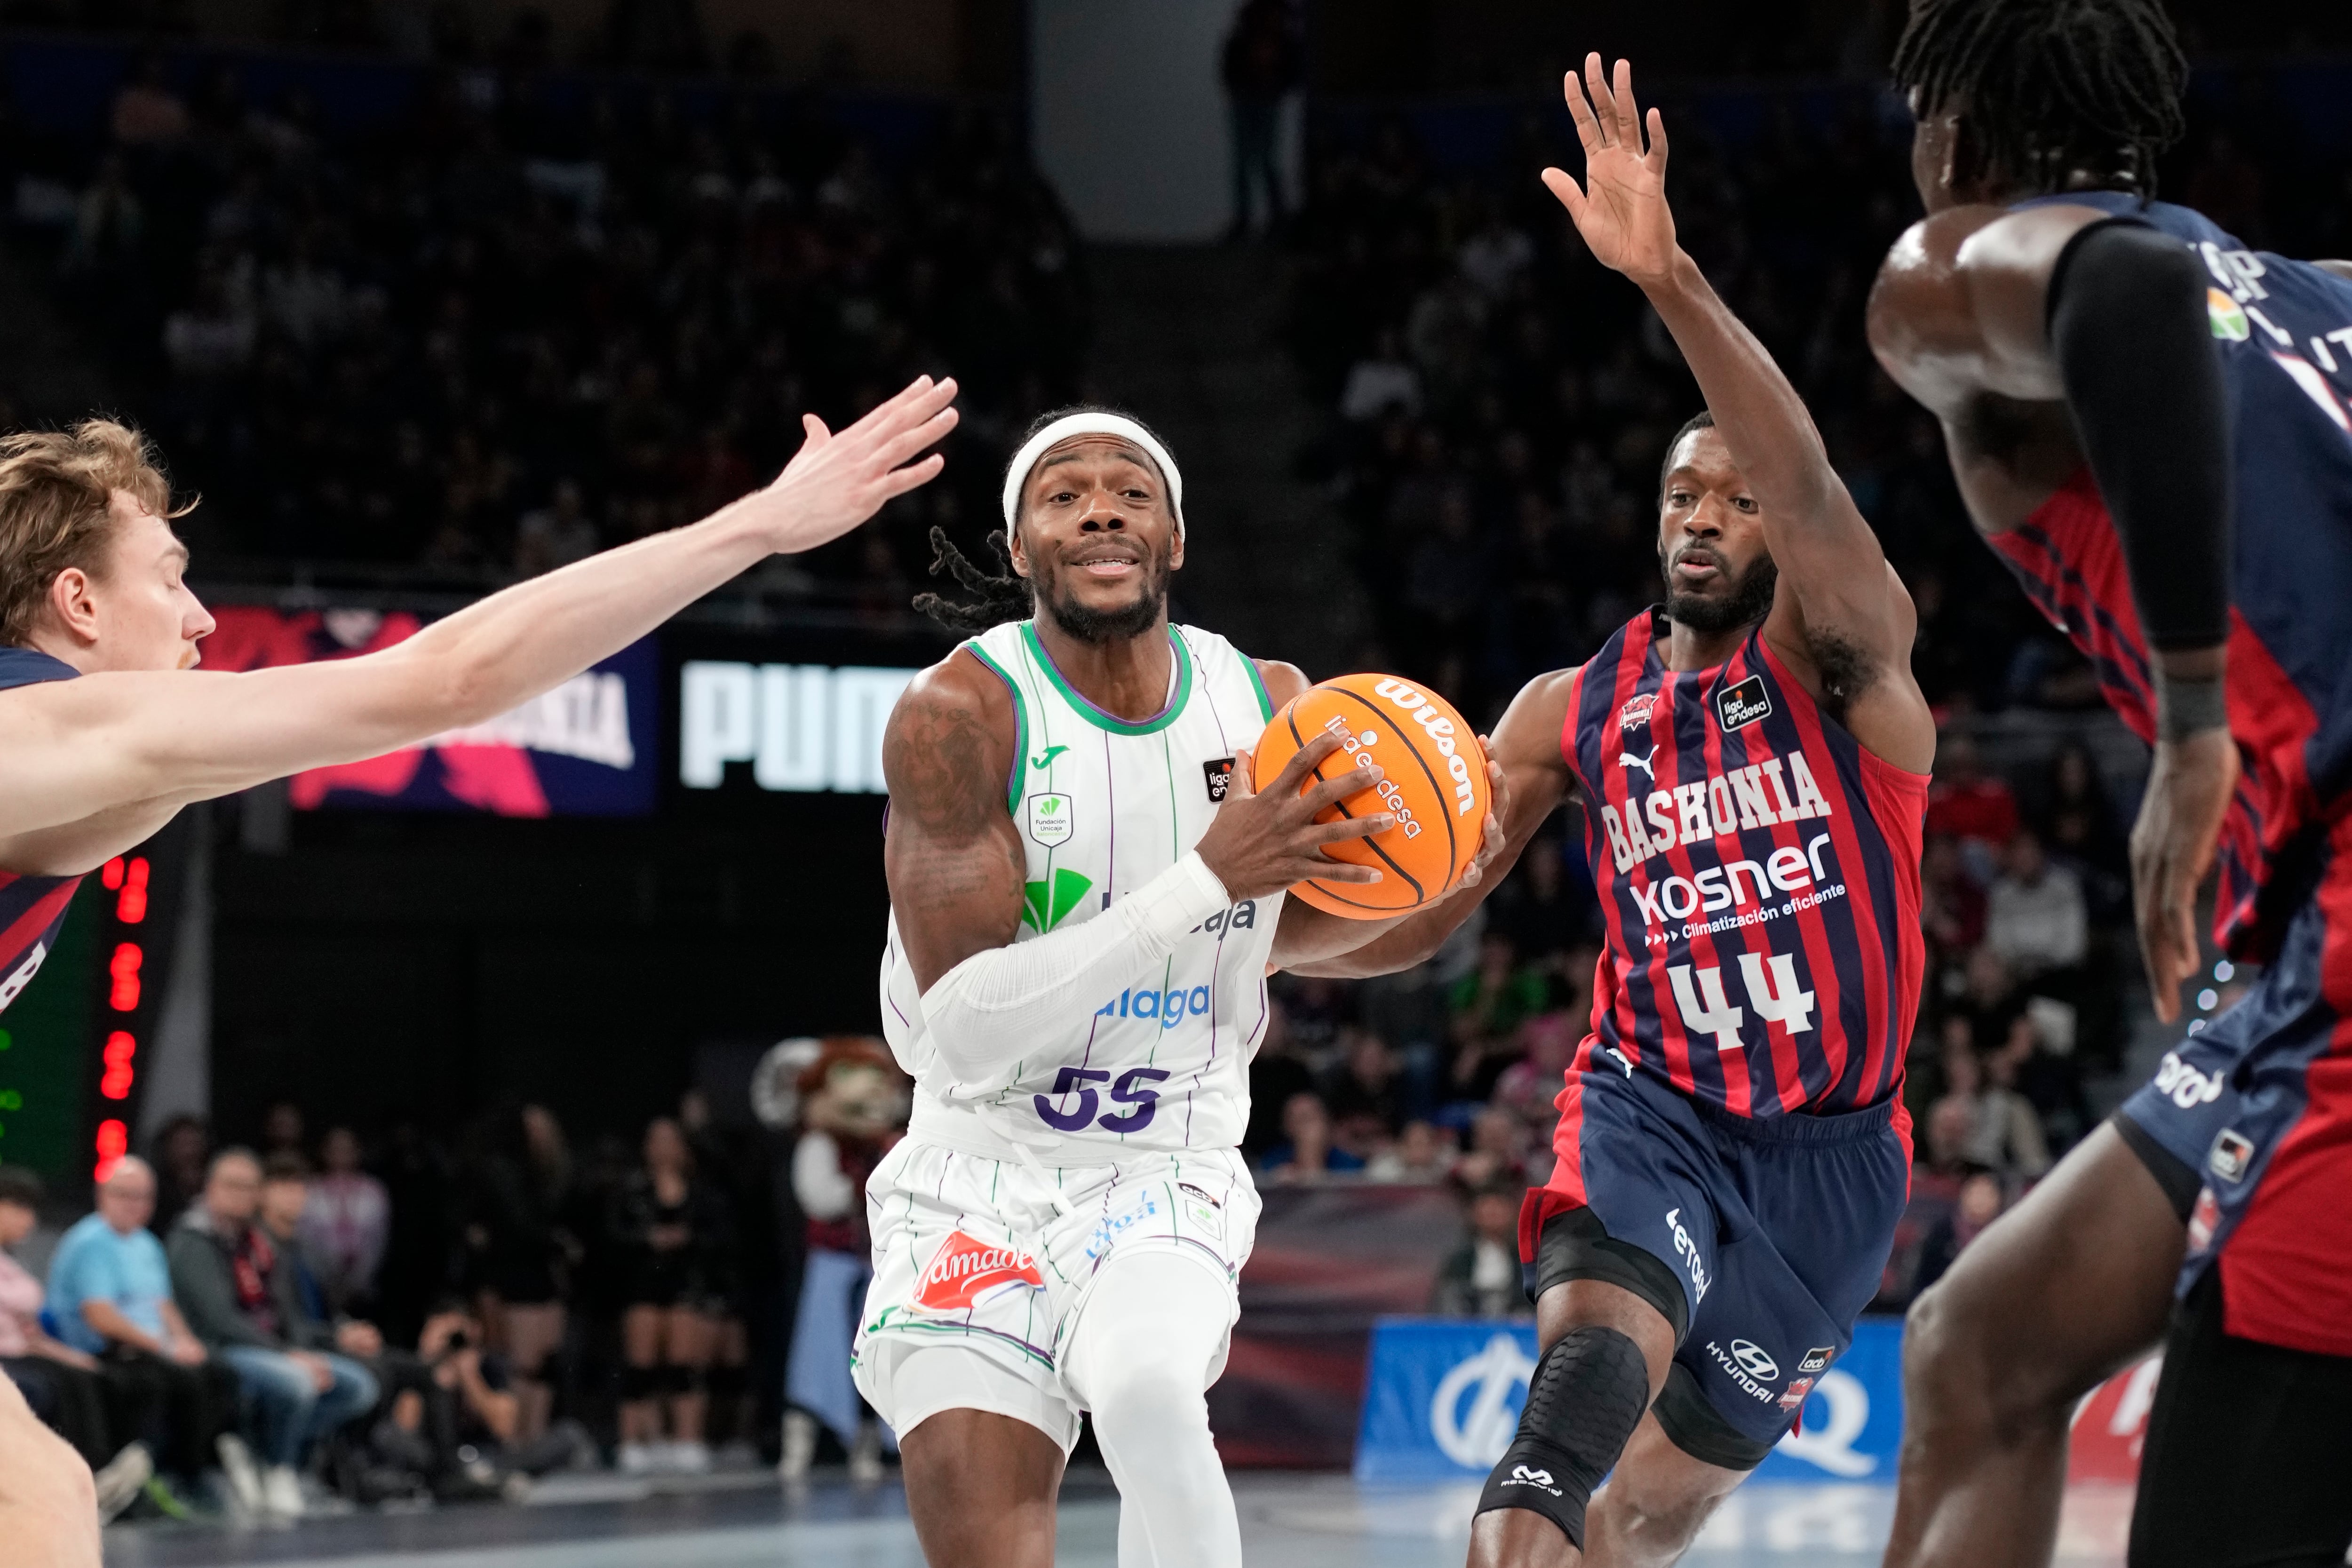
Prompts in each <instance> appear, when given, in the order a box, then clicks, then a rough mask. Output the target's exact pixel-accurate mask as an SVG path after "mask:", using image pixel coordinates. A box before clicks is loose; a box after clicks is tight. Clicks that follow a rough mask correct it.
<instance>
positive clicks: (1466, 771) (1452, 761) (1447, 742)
mask: <svg viewBox="0 0 2352 1568" xmlns="http://www.w3.org/2000/svg"><path fill="white" fill-rule="evenodd" d="M1372 694H1373V695H1374V696H1376V697H1379V698H1381V699H1384V700H1387V701H1390V702H1393V703H1394V704H1396V706H1397V707H1399V708H1400V709H1402V710H1404V713H1405V716H1406V717H1407V718H1408V719H1410V720H1411V721H1412V722H1413V723H1416V724H1418V725H1420V726H1421V727H1422V728H1423V729H1424V730H1426V731H1429V738H1430V739H1431V740H1433V741H1434V742H1437V754H1438V755H1440V756H1442V757H1444V759H1445V771H1446V773H1449V774H1451V775H1452V776H1453V779H1454V816H1469V815H1470V813H1471V812H1473V811H1474V810H1475V809H1477V805H1478V795H1477V792H1476V791H1475V790H1474V789H1473V788H1472V787H1471V784H1470V763H1469V761H1468V759H1467V758H1465V757H1464V756H1463V755H1462V754H1461V753H1460V752H1457V751H1456V750H1455V749H1454V721H1453V720H1451V719H1448V718H1446V717H1444V715H1443V714H1441V713H1439V712H1438V710H1436V709H1435V708H1434V707H1433V706H1431V704H1430V700H1429V699H1428V698H1426V697H1424V696H1423V695H1422V694H1421V691H1420V689H1419V688H1417V687H1414V686H1412V685H1409V684H1407V683H1406V682H1404V681H1402V680H1398V679H1394V678H1393V677H1391V678H1390V679H1384V680H1382V681H1381V682H1380V684H1379V685H1377V686H1375V687H1373V688H1372ZM1407 837H1411V836H1410V835H1407Z"/></svg>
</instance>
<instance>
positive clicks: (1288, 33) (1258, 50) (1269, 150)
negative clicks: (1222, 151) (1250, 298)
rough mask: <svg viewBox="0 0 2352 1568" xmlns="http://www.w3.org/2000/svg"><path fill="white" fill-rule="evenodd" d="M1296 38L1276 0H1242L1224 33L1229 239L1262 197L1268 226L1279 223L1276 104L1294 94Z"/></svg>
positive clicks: (1242, 230) (1240, 232) (1241, 230)
mask: <svg viewBox="0 0 2352 1568" xmlns="http://www.w3.org/2000/svg"><path fill="white" fill-rule="evenodd" d="M1298 57H1299V49H1298V40H1297V37H1295V36H1294V35H1293V33H1292V30H1291V22H1290V18H1289V17H1288V16H1287V15H1286V7H1285V6H1284V5H1283V4H1282V0H1246V3H1245V4H1244V5H1243V6H1242V8H1241V10H1240V12H1239V14H1238V15H1236V16H1234V26H1233V31H1232V32H1230V33H1228V34H1226V35H1225V45H1224V53H1223V59H1222V61H1221V68H1220V72H1219V74H1220V75H1221V76H1222V77H1223V79H1224V84H1225V96H1226V99H1227V102H1228V106H1229V107H1228V112H1229V113H1230V115H1231V118H1232V121H1233V155H1234V198H1233V199H1234V214H1233V227H1232V229H1231V230H1230V231H1229V233H1230V237H1232V238H1235V239H1239V238H1241V237H1244V236H1245V235H1247V234H1248V233H1249V232H1250V226H1251V219H1252V217H1253V216H1254V214H1255V209H1256V202H1255V200H1254V199H1253V198H1254V197H1255V196H1257V195H1264V197H1265V209H1266V223H1267V226H1269V227H1273V226H1278V225H1280V223H1281V222H1282V214H1283V196H1282V170H1281V166H1280V160H1279V158H1278V157H1277V155H1276V153H1277V150H1276V145H1275V143H1276V140H1277V134H1278V132H1279V131H1280V128H1281V123H1282V100H1284V99H1286V98H1287V97H1288V96H1290V94H1292V93H1294V92H1296V91H1297V90H1298V84H1299V81H1300V79H1301V69H1300V61H1299V58H1298Z"/></svg>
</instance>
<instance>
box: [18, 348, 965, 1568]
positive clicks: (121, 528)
mask: <svg viewBox="0 0 2352 1568" xmlns="http://www.w3.org/2000/svg"><path fill="white" fill-rule="evenodd" d="M954 395H955V384H954V383H953V382H952V381H942V382H940V383H937V384H933V383H932V382H931V380H930V378H929V377H928V376H927V377H924V378H922V379H920V380H919V381H917V382H916V383H915V384H912V385H910V386H908V388H907V389H906V390H905V391H904V392H901V393H900V394H899V395H898V396H897V397H895V398H893V399H891V400H890V401H889V402H887V403H886V404H883V405H881V406H880V407H878V408H877V409H875V410H874V411H873V412H872V413H870V414H868V415H867V416H866V417H865V418H863V419H861V420H859V421H858V422H857V423H856V424H855V425H852V426H849V427H847V428H846V429H845V430H843V431H842V432H840V434H838V435H834V434H832V433H831V432H828V431H827V430H826V429H825V427H824V425H823V424H822V423H821V422H820V421H818V420H817V419H816V418H815V416H808V418H807V420H806V426H807V431H808V439H807V442H806V444H805V445H803V447H802V448H801V450H800V453H799V454H798V455H797V456H795V457H794V458H793V461H792V463H791V464H790V465H789V466H788V467H787V468H785V469H784V471H783V473H782V475H781V476H780V477H779V478H778V479H776V481H775V482H774V483H773V484H771V485H769V486H768V487H767V488H765V489H761V490H756V491H754V492H752V493H751V495H748V496H745V497H743V498H742V499H741V500H738V501H735V502H734V503H732V504H731V505H729V506H727V507H724V508H722V509H720V510H719V511H717V512H715V513H713V514H712V515H711V516H709V517H708V518H705V519H704V520H703V521H700V522H698V523H696V524H694V525H693V526H691V527H688V528H682V529H678V530H677V531H673V532H669V533H665V534H660V535H657V536H656V537H654V538H651V539H646V540H640V541H639V542H636V543H634V544H629V545H625V546H623V547H621V548H620V549H617V550H610V551H606V552H604V553H603V554H601V555H595V556H592V557H590V558H589V559H587V560H585V561H583V562H579V563H576V564H573V565H571V566H566V567H564V568H563V569H562V570H561V571H557V572H551V573H549V574H547V575H545V576H543V577H539V578H535V579H533V580H532V581H530V582H528V583H523V584H518V585H516V586H515V587H512V588H509V589H506V590H505V591H503V592H501V593H498V594H493V595H490V596H489V597H488V598H486V599H484V600H482V601H481V602H480V603H479V604H477V605H471V606H469V607H468V608H466V609H464V610H460V611H458V612H457V614H456V615H453V616H448V617H447V618H446V619H444V620H441V621H437V622H436V623H435V624H433V625H432V626H428V627H426V628H425V630H424V631H421V632H419V633H418V634H417V635H416V636H415V637H411V638H409V639H408V640H407V641H406V642H404V643H401V644H399V645H398V646H396V647H391V648H387V649H385V650H383V652H380V653H373V654H369V655H367V656H365V657H362V658H350V659H341V660H335V661H331V662H327V663H320V664H306V665H297V666H292V667H289V668H277V669H263V670H255V671H252V672H250V673H247V674H237V675H223V674H208V673H205V672H204V671H202V670H199V669H197V668H195V666H196V664H197V661H198V658H199V654H198V644H199V643H200V642H201V641H202V640H203V638H204V637H205V636H206V635H207V634H209V633H210V632H211V631H212V629H213V620H212V617H211V616H209V615H207V614H206V613H205V608H204V606H203V605H201V604H199V603H197V601H196V598H195V595H194V594H192V593H190V592H189V590H188V587H187V584H186V583H185V581H184V571H185V568H186V565H187V561H188V552H187V549H186V547H185V546H184V545H183V544H182V543H181V542H180V541H179V539H178V538H177V537H176V535H175V534H174V533H173V529H172V519H173V518H174V517H177V516H180V515H182V514H184V512H185V511H186V510H187V508H186V507H181V508H179V509H178V510H174V509H173V505H172V500H171V486H170V484H169V482H168V481H167V480H166V479H165V478H164V476H163V472H162V470H161V469H160V468H158V467H157V466H156V459H155V456H154V454H153V452H152V450H151V449H150V448H149V447H148V446H147V444H146V443H145V441H144V440H143V439H142V437H140V436H139V435H138V433H137V432H135V431H132V430H130V429H127V428H125V427H124V426H121V425H117V424H113V423H110V422H108V421H104V420H90V421H88V422H85V423H83V424H81V425H79V426H75V427H74V428H73V429H71V430H69V431H56V432H38V433H31V434H24V435H16V436H10V437H5V438H0V1007H5V1005H7V1003H9V1002H10V1001H13V1000H14V999H15V998H16V996H17V995H18V994H20V993H22V992H23V990H24V989H25V987H26V985H28V984H32V983H33V980H34V976H35V974H36V973H37V971H38V970H39V968H40V965H41V961H42V959H43V958H44V957H46V956H47V952H48V950H49V947H50V946H51V945H52V944H53V943H54V942H56V940H57V930H58V925H59V924H60V923H61V922H62V921H64V919H65V911H66V906H67V904H68V901H69V900H71V899H72V897H73V891H74V888H75V886H76V885H77V884H78V883H79V880H80V879H81V878H82V876H83V875H84V874H85V873H87V872H89V870H91V869H92V868H95V867H98V866H100V865H102V864H104V863H105V862H106V861H107V860H108V859H109V858H111V857H113V856H115V855H118V854H121V852H122V851H124V850H126V849H128V848H130V847H132V846H133V845H136V844H138V843H140V842H141V841H142V840H143V839H145V838H147V837H149V836H150V835H152V833H154V832H155V831H156V830H157V829H158V828H160V827H162V826H163V825H164V824H165V823H166V822H169V821H170V820H171V819H172V817H173V815H174V814H176V813H177V812H178V811H179V809H180V808H181V807H182V806H184V805H187V804H189V803H190V802H191V801H199V800H209V799H212V798H214V797H215V796H219V795H227V794H230V793H231V792H233V791H236V790H241V789H246V788H249V787H251V786H252V785H254V784H260V783H262V782H264V781H266V780H268V779H273V778H278V777H281V776H283V775H285V774H287V773H295V772H299V771H300V770H302V769H304V768H314V767H321V766H324V765H327V764H329V763H347V762H355V761H358V760H361V759H362V758H366V757H373V756H380V755H382V754H383V753H384V752H390V751H394V750H396V749H398V748H400V747H402V746H407V745H414V744H416V743H418V742H424V741H427V740H429V739H431V738H432V737H433V736H434V735H436V734H438V733H440V732H441V731H445V730H451V729H457V728H461V727H463V726H466V725H469V724H478V723H480V722H482V721H485V720H488V719H491V718H494V717H496V716H497V715H499V714H500V713H503V712H505V711H507V710H509V709H510V708H512V707H514V706H515V705H516V704H517V703H520V702H521V701H523V700H526V699H528V698H530V697H534V696H536V695H538V694H539V693H541V692H542V691H546V690H548V689H551V688H552V687H554V686H557V685H559V684H560V683H562V681H564V680H567V679H570V678H571V677H572V676H573V675H576V674H578V673H579V672H580V671H581V670H583V669H584V668H587V667H588V666H590V665H592V664H593V663H595V662H596V661H597V660H599V659H601V658H607V657H609V656H610V655H612V654H614V653H615V652H617V651H619V650H620V649H621V648H623V647H626V646H628V645H629V644H630V643H632V642H635V640H636V639H637V638H639V637H643V636H645V635H646V633H647V632H649V631H651V630H653V629H654V628H655V627H656V626H659V625H660V624H661V623H662V622H663V621H665V620H667V619H668V618H669V616H672V615H673V614H675V613H676V612H677V611H678V610H679V609H682V608H683V607H685V606H686V605H689V604H692V603H693V602H694V601H695V600H696V599H698V598H699V597H701V596H702V595H704V594H706V593H708V592H709V591H710V590H711V589H713V588H716V587H718V586H719V584H722V583H725V582H726V581H728V580H729V579H730V578H731V577H733V576H735V575H736V574H738V573H740V572H742V571H744V570H745V569H746V568H748V567H751V566H753V565H756V564H757V563H760V562H761V560H764V559H765V558H766V557H768V556H769V555H772V554H775V553H779V552H797V551H803V550H811V549H814V548H815V547H816V546H817V545H820V544H823V543H824V542H827V541H829V540H832V539H835V538H837V537H839V536H840V535H841V534H843V533H845V532H847V531H849V530H851V529H853V528H855V527H856V526H857V525H858V524H859V523H861V522H863V521H866V519H867V518H868V517H871V516H872V515H873V514H874V512H875V511H876V510H877V509H879V508H880V507H881V505H882V504H883V502H885V501H887V500H889V499H890V498H891V497H893V496H897V495H902V494H904V493H905V492H907V491H908V490H910V489H914V488H915V487H916V486H918V485H919V484H922V483H923V482H924V481H926V480H928V479H930V478H931V477H932V476H933V475H934V474H937V473H938V472H939V470H940V462H941V459H940V458H939V457H938V456H937V455H936V454H934V455H932V456H930V457H928V458H922V459H921V460H920V461H913V460H912V459H914V458H916V457H917V455H918V454H919V453H920V452H922V451H923V450H924V448H925V447H929V446H931V445H932V444H934V443H935V442H937V441H938V440H939V439H940V437H943V436H945V435H946V434H947V433H948V431H950V429H952V428H953V427H954V425H955V418H956V416H955V411H954V410H953V409H952V408H951V407H950V406H949V405H950V402H951V401H952V399H953V398H954ZM89 1488H90V1481H89V1470H88V1468H86V1467H84V1466H82V1464H81V1461H80V1459H79V1458H78V1457H76V1456H75V1455H74V1454H73V1452H72V1450H70V1449H68V1448H66V1447H63V1445H62V1444H59V1443H57V1442H55V1441H54V1440H52V1439H48V1438H47V1434H46V1433H45V1432H43V1431H42V1430H41V1429H40V1428H39V1427H38V1426H37V1424H33V1423H32V1416H31V1414H30V1412H29V1411H27V1410H26V1407H25V1404H24V1401H23V1399H22V1398H21V1396H19V1395H18V1394H16V1389H15V1387H14V1385H13V1384H9V1383H8V1382H7V1380H6V1379H5V1378H0V1541H5V1542H9V1543H10V1553H9V1555H10V1561H12V1562H14V1561H17V1560H20V1559H21V1560H23V1561H26V1562H41V1563H47V1562H51V1561H55V1562H58V1563H89V1564H91V1565H92V1568H95V1564H96V1563H97V1562H98V1537H97V1531H96V1526H95V1518H96V1515H95V1513H94V1512H93V1511H92V1510H91V1509H90V1508H89V1506H87V1504H86V1503H85V1502H84V1501H83V1500H86V1499H87V1497H88V1496H89ZM61 1496H65V1497H70V1498H72V1499H74V1500H75V1501H74V1502H73V1504H72V1506H67V1507H60V1506H59V1505H58V1502H57V1499H58V1498H59V1497H61ZM85 1527H86V1528H85ZM61 1531H62V1532H63V1533H60V1532H61ZM45 1551H46V1552H47V1553H48V1554H47V1555H44V1552H45Z"/></svg>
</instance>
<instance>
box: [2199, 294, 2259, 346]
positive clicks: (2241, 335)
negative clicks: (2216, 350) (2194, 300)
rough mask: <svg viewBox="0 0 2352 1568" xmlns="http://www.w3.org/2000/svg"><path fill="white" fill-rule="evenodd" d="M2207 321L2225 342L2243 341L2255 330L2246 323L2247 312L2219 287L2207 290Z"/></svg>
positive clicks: (2214, 332) (2216, 335)
mask: <svg viewBox="0 0 2352 1568" xmlns="http://www.w3.org/2000/svg"><path fill="white" fill-rule="evenodd" d="M2205 321H2206V323H2207V324H2208V325H2209V326H2210V327H2211V328H2212V329H2213V335H2214V336H2215V337H2217V338H2220V339H2221V341H2222V342H2231V343H2242V342H2245V341H2246V337H2247V334H2248V333H2250V332H2251V331H2252V330H2253V329H2252V328H2251V327H2249V326H2248V325H2247V324H2246V312H2245V311H2243V310H2240V309H2239V308H2238V302H2237V301H2236V300H2232V299H2231V298H2230V296H2228V295H2227V294H2224V293H2222V292H2221V290H2220V289H2206V290H2205Z"/></svg>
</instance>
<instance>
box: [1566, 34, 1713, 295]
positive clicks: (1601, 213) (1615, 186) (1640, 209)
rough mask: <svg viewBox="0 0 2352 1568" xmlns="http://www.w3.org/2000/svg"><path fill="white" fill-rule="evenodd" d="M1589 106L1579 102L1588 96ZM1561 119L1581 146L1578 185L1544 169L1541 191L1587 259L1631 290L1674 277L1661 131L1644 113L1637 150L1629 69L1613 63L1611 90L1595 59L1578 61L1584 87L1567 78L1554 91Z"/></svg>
mask: <svg viewBox="0 0 2352 1568" xmlns="http://www.w3.org/2000/svg"><path fill="white" fill-rule="evenodd" d="M1588 89H1589V90H1590V91H1591V102H1590V103H1589V104H1588V103H1587V102H1586V101H1585V95H1586V92H1587V90H1588ZM1561 91H1562V93H1563V94H1564V95H1565V96H1566V98H1567V99H1568V112H1569V115H1570V118H1571V119H1573V120H1574V121H1576V134H1577V138H1578V140H1580V141H1581V142H1583V143H1584V184H1583V185H1582V186H1579V185H1578V184H1577V183H1576V181H1575V180H1574V179H1572V178H1570V176H1569V174H1568V173H1567V171H1565V170H1562V169H1546V170H1545V171H1544V172H1543V183H1544V184H1545V185H1547V186H1548V187H1549V189H1550V191H1551V194H1552V195H1555V196H1558V197H1559V201H1560V205H1562V206H1564V207H1566V208H1567V209H1568V216H1570V218H1572V219H1574V220H1575V222H1576V232H1577V233H1579V234H1580V235H1582V236H1583V237H1584V243H1585V246H1586V247H1587V248H1589V249H1590V250H1591V252H1592V255H1593V258H1594V259H1595V260H1597V261H1599V262H1600V263H1601V265H1602V266H1604V267H1608V268H1614V269H1615V270H1617V271H1619V272H1622V273H1623V274H1624V275H1625V276H1626V277H1628V278H1630V279H1633V281H1634V282H1636V283H1650V282H1655V281H1658V280H1660V279H1664V278H1665V277H1667V276H1668V275H1669V274H1670V273H1671V272H1672V271H1673V269H1674V264H1675V257H1676V256H1677V255H1679V254H1680V250H1679V247H1676V245H1675V215H1674V209H1673V208H1671V207H1669V206H1667V205H1666V125H1665V121H1664V120H1662V119H1660V118H1659V116H1658V111H1657V110H1654V109H1653V110H1650V112H1649V133H1650V134H1649V145H1648V147H1647V148H1646V149H1645V148H1644V147H1643V142H1642V131H1643V115H1642V111H1641V110H1640V109H1639V108H1638V107H1636V106H1635V104H1634V102H1633V62H1632V61H1630V60H1619V61H1618V62H1617V85H1616V87H1615V89H1614V90H1612V89H1611V87H1610V85H1609V83H1608V81H1607V80H1606V79H1604V78H1603V77H1602V75H1601V57H1600V56H1599V55H1598V54H1591V55H1587V56H1586V57H1585V58H1584V79H1583V80H1582V81H1579V80H1578V79H1577V77H1576V73H1575V72H1574V71H1570V72H1569V73H1568V76H1567V78H1566V79H1565V80H1564V81H1563V82H1562V83H1561Z"/></svg>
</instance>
